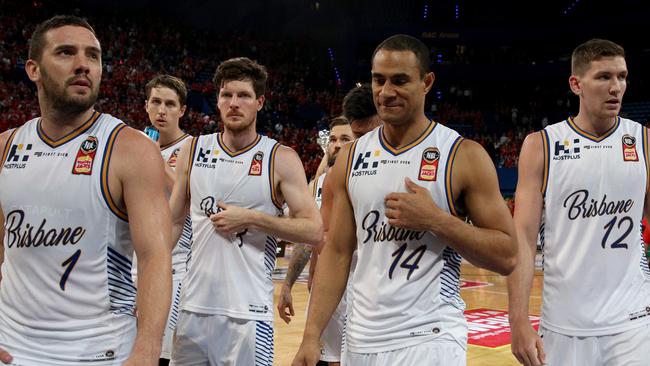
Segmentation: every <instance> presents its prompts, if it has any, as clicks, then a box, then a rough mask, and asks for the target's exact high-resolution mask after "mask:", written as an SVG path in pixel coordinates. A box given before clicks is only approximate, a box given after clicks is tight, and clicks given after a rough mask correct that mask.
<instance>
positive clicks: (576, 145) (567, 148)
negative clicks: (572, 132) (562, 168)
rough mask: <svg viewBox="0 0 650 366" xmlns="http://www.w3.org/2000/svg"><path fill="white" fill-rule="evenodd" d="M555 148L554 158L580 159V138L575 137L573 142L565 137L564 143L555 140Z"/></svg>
mask: <svg viewBox="0 0 650 366" xmlns="http://www.w3.org/2000/svg"><path fill="white" fill-rule="evenodd" d="M554 150H555V153H554V154H553V160H573V159H580V139H573V142H571V141H569V140H567V139H565V140H564V141H562V143H560V141H555V149H554Z"/></svg>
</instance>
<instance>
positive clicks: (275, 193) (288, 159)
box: [171, 58, 322, 366]
mask: <svg viewBox="0 0 650 366" xmlns="http://www.w3.org/2000/svg"><path fill="white" fill-rule="evenodd" d="M266 79H267V73H266V69H265V68H264V67H263V66H261V65H259V64H257V63H256V62H253V61H251V60H250V59H248V58H234V59H230V60H227V61H224V62H223V63H221V65H219V67H218V68H217V72H216V75H215V78H214V81H215V84H216V86H217V88H218V98H217V106H218V108H219V111H220V113H221V117H222V120H223V121H224V132H223V133H215V134H211V135H206V136H201V137H198V138H194V139H193V140H192V142H191V144H187V145H185V146H184V147H183V148H181V153H180V155H179V160H178V169H177V180H176V185H175V186H174V191H173V193H172V197H171V207H172V216H173V220H174V230H173V232H174V235H173V237H174V236H177V235H179V234H178V233H179V232H180V226H181V225H182V223H183V220H184V217H185V215H186V214H187V213H188V212H190V214H191V217H192V232H193V233H194V243H193V245H192V260H191V262H190V266H189V268H188V274H187V276H186V280H185V283H184V284H183V291H182V295H181V310H182V311H181V314H180V316H179V320H178V324H177V328H176V333H175V339H174V349H173V352H172V364H174V365H183V366H185V365H206V364H209V365H245V366H250V365H269V366H270V365H271V364H272V363H273V323H272V322H273V290H274V286H273V282H272V279H271V274H272V272H273V268H274V266H275V250H276V245H277V241H276V237H280V238H282V239H286V240H288V241H292V242H301V243H311V244H314V243H318V242H320V241H321V240H322V224H321V219H320V215H319V212H318V208H317V207H316V203H315V202H314V199H313V198H312V197H311V195H310V193H309V190H308V188H307V181H306V178H305V175H304V169H303V167H302V163H301V162H300V159H299V158H298V155H297V154H296V153H295V152H294V151H293V150H291V149H289V148H287V147H285V146H282V145H280V144H278V143H277V142H275V141H274V140H271V139H269V138H267V137H263V136H260V135H258V134H257V132H256V130H255V128H256V119H257V112H258V111H259V110H260V109H261V108H262V107H263V105H264V91H265V88H266ZM285 202H286V203H287V205H288V207H289V210H290V212H291V216H290V217H279V215H280V213H281V212H282V207H283V204H284V203H285Z"/></svg>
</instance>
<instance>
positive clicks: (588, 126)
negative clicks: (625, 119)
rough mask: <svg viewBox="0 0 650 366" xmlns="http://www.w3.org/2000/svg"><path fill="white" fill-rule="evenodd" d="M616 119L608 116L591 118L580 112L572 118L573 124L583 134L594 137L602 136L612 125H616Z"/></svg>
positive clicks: (591, 116) (587, 114)
mask: <svg viewBox="0 0 650 366" xmlns="http://www.w3.org/2000/svg"><path fill="white" fill-rule="evenodd" d="M616 118H617V117H610V116H606V117H600V116H593V115H590V114H589V113H587V112H585V111H582V110H581V111H580V112H579V113H578V115H577V116H576V117H575V118H573V122H574V123H575V124H576V125H577V126H578V127H580V129H581V130H583V131H585V132H588V133H590V134H592V135H594V136H602V135H604V134H605V133H607V131H609V130H610V129H611V128H612V126H614V124H616Z"/></svg>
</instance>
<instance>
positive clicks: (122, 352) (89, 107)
mask: <svg viewBox="0 0 650 366" xmlns="http://www.w3.org/2000/svg"><path fill="white" fill-rule="evenodd" d="M101 54H102V50H101V46H100V43H99V41H98V40H97V38H96V36H95V31H94V30H93V28H92V27H91V26H90V25H89V24H88V23H87V22H86V21H85V20H84V19H81V18H78V17H73V16H56V17H54V18H51V19H49V20H47V21H45V22H43V23H41V24H40V25H39V26H38V27H37V28H36V30H35V31H34V33H33V35H32V39H31V42H30V49H29V60H28V61H27V63H26V65H25V70H26V72H27V76H28V77H29V78H30V79H31V80H32V81H33V82H34V83H35V84H36V86H37V91H38V100H39V104H40V110H41V116H40V117H39V118H36V119H33V120H31V121H28V122H26V123H25V124H24V125H22V126H21V127H18V128H16V129H14V130H10V131H6V132H4V133H3V134H2V135H0V151H1V152H2V166H1V167H0V169H2V170H1V171H0V206H1V207H2V214H1V215H0V217H1V218H2V219H1V220H2V222H1V223H0V228H2V229H0V230H2V231H3V232H2V238H3V239H2V240H3V243H2V244H3V246H2V247H1V249H0V262H1V263H2V272H1V273H2V276H1V279H0V361H2V362H3V363H5V364H15V365H21V366H36V365H87V364H88V363H91V362H92V364H94V365H102V366H104V365H129V366H136V365H137V366H139V365H149V366H152V365H157V364H158V357H159V355H160V340H161V337H162V333H163V327H164V325H165V319H166V318H167V311H168V309H169V304H170V298H171V294H170V289H171V270H170V269H171V259H170V258H171V255H170V252H171V238H170V237H171V232H170V226H171V221H170V213H169V206H168V205H167V204H166V200H165V195H164V191H163V179H164V172H163V162H162V159H161V157H160V153H159V152H158V151H157V148H156V146H155V144H153V143H152V142H151V141H149V140H148V139H147V138H146V137H145V136H143V135H142V133H140V132H138V131H136V130H133V129H131V128H129V127H127V126H126V125H125V124H124V123H123V122H122V121H120V120H118V119H117V118H115V117H113V116H110V115H108V114H102V113H98V112H97V111H95V110H94V108H93V106H94V104H95V101H96V100H97V95H98V91H99V84H100V80H101V75H102V56H101ZM134 249H135V252H136V253H137V255H138V257H139V258H140V278H139V283H138V284H139V286H138V290H137V292H136V287H135V285H134V283H133V282H132V281H131V259H132V255H133V251H134ZM136 295H137V305H138V309H139V320H138V324H137V330H136V319H135V317H134V311H135V307H136Z"/></svg>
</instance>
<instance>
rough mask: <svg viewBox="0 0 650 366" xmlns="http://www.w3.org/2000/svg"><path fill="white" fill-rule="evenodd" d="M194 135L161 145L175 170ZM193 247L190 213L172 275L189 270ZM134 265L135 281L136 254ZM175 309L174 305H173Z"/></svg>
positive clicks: (173, 260)
mask: <svg viewBox="0 0 650 366" xmlns="http://www.w3.org/2000/svg"><path fill="white" fill-rule="evenodd" d="M191 137H192V136H190V135H188V134H186V133H184V134H183V136H181V137H179V138H178V139H176V140H175V141H172V142H171V143H169V144H167V145H164V146H161V147H160V154H161V155H162V158H163V160H164V161H165V164H167V165H168V166H169V167H171V168H172V169H173V170H176V159H177V158H178V154H179V152H180V151H181V147H182V146H183V145H184V144H185V143H186V142H188V141H189V139H190V138H191ZM191 249H192V219H191V218H190V215H187V217H186V218H185V224H184V225H183V231H182V232H181V237H180V238H179V239H178V242H177V243H176V245H175V246H174V249H173V250H172V275H173V277H174V278H176V279H180V278H182V277H183V276H184V275H185V272H187V261H188V260H189V256H190V251H191ZM133 262H134V266H133V271H132V273H133V278H134V282H135V279H136V278H137V275H138V269H137V265H136V264H135V263H136V262H137V258H136V257H135V256H134V260H133ZM172 305H174V304H172ZM172 309H173V306H172Z"/></svg>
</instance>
